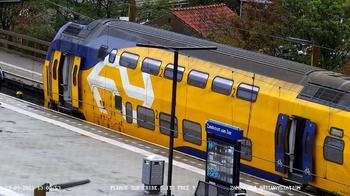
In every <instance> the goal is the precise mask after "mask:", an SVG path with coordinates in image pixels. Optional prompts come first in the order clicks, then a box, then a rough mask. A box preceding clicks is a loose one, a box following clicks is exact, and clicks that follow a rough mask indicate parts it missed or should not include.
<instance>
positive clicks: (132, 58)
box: [119, 52, 139, 69]
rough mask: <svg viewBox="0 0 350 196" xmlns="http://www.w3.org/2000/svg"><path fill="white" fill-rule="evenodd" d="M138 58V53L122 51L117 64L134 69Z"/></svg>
mask: <svg viewBox="0 0 350 196" xmlns="http://www.w3.org/2000/svg"><path fill="white" fill-rule="evenodd" d="M138 60H139V56H138V55H136V54H131V53H128V52H124V53H123V54H122V55H121V57H120V61H119V64H120V66H123V67H128V68H131V69H135V68H136V66H137V61H138Z"/></svg>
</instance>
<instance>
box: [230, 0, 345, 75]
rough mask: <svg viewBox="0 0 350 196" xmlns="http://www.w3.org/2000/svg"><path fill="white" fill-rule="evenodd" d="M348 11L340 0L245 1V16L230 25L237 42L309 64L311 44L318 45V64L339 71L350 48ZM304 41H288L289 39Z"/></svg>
mask: <svg viewBox="0 0 350 196" xmlns="http://www.w3.org/2000/svg"><path fill="white" fill-rule="evenodd" d="M347 12H349V10H348V9H347V6H346V4H344V0H308V1H303V0H275V1H272V3H271V4H268V5H264V6H261V5H257V4H247V5H246V7H245V9H244V16H245V18H244V19H242V20H240V21H239V22H237V23H236V24H235V25H234V27H233V28H236V32H237V34H238V36H239V37H240V40H241V42H240V45H241V46H242V47H244V48H247V49H252V50H257V51H261V52H264V53H267V54H270V55H275V56H280V57H284V58H288V59H292V60H298V61H300V62H303V63H306V64H310V59H311V48H312V46H320V48H321V49H320V66H321V67H323V68H326V69H330V70H340V65H341V64H342V62H343V60H344V58H345V56H346V55H347V54H348V51H349V49H350V47H349V41H350V21H349V14H347ZM290 37H293V38H298V39H299V40H307V41H310V42H311V43H310V44H308V43H307V42H299V43H298V42H290V41H289V40H290V39H289V38H290Z"/></svg>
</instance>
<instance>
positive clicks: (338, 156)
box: [323, 137, 345, 165]
mask: <svg viewBox="0 0 350 196" xmlns="http://www.w3.org/2000/svg"><path fill="white" fill-rule="evenodd" d="M344 146H345V144H344V141H343V140H340V139H336V138H333V137H326V139H325V141H324V145H323V155H324V158H325V159H326V160H327V161H331V162H334V163H338V164H341V165H342V164H343V161H344Z"/></svg>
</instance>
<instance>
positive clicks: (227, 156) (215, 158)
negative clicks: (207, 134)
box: [207, 138, 234, 184]
mask: <svg viewBox="0 0 350 196" xmlns="http://www.w3.org/2000/svg"><path fill="white" fill-rule="evenodd" d="M207 153H208V158H207V176H208V177H210V178H212V179H216V180H218V181H221V182H224V183H228V184H232V183H233V172H234V171H233V165H234V164H233V162H234V147H233V146H232V145H228V144H226V143H223V142H220V141H218V140H213V139H210V138H209V140H208V152H207Z"/></svg>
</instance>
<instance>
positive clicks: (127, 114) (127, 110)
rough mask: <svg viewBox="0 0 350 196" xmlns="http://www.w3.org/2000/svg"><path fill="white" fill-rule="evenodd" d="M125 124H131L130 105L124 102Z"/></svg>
mask: <svg viewBox="0 0 350 196" xmlns="http://www.w3.org/2000/svg"><path fill="white" fill-rule="evenodd" d="M125 115H126V122H128V123H132V120H133V117H132V104H131V103H130V102H126V114H125Z"/></svg>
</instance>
